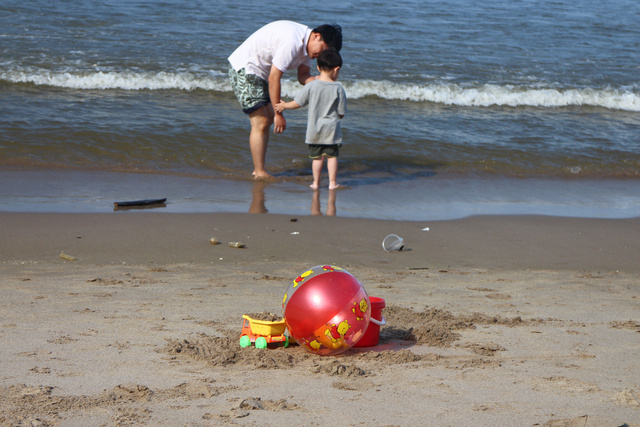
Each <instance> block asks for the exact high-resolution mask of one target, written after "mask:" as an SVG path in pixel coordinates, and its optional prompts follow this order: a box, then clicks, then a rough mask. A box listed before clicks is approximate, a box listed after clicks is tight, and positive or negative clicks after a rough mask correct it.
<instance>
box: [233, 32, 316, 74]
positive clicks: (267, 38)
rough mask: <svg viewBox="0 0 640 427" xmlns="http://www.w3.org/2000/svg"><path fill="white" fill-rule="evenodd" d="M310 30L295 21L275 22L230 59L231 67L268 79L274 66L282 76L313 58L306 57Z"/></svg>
mask: <svg viewBox="0 0 640 427" xmlns="http://www.w3.org/2000/svg"><path fill="white" fill-rule="evenodd" d="M310 35H311V29H310V28H309V27H307V26H306V25H302V24H298V23H296V22H292V21H275V22H272V23H270V24H267V25H265V26H264V27H262V28H260V29H259V30H258V31H256V32H255V33H253V34H252V35H251V36H249V38H248V39H246V40H245V41H244V43H242V44H241V45H240V46H239V47H238V48H237V49H236V50H235V51H234V52H233V53H232V54H231V56H229V62H230V63H231V66H233V68H234V69H235V70H236V71H238V70H240V69H242V68H244V69H245V70H246V72H247V74H255V75H256V76H258V77H261V78H263V79H264V80H269V73H270V72H271V66H272V65H275V66H276V68H278V70H280V71H282V72H283V73H284V72H285V71H288V70H293V69H295V68H298V67H299V66H300V65H307V66H308V67H309V68H311V58H309V55H308V54H307V42H308V41H309V36H310Z"/></svg>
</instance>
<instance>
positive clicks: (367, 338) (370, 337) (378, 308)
mask: <svg viewBox="0 0 640 427" xmlns="http://www.w3.org/2000/svg"><path fill="white" fill-rule="evenodd" d="M369 302H370V303H371V321H370V322H369V327H368V328H367V331H366V332H365V333H364V335H363V337H362V338H360V339H359V340H358V342H357V343H356V345H355V346H354V347H373V346H376V345H378V341H379V340H380V326H382V325H384V324H385V323H387V321H386V319H385V318H384V316H383V315H382V309H383V308H384V299H382V298H378V297H369Z"/></svg>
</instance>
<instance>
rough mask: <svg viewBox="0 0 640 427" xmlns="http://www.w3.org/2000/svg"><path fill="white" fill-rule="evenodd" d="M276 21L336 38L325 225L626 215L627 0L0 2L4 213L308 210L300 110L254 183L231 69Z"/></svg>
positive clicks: (631, 84)
mask: <svg viewBox="0 0 640 427" xmlns="http://www.w3.org/2000/svg"><path fill="white" fill-rule="evenodd" d="M278 19H290V20H294V21H297V22H301V23H304V24H307V25H309V26H311V27H314V26H316V25H320V24H323V23H332V22H337V23H339V24H340V25H341V26H342V27H343V33H344V45H343V49H342V54H343V57H344V62H345V65H344V67H343V70H342V72H341V74H340V81H341V83H342V84H343V85H344V87H345V89H346V91H347V95H348V97H349V111H348V113H347V116H346V117H345V119H344V121H343V131H344V138H345V145H344V147H343V149H342V151H341V159H340V172H339V178H340V181H341V182H342V184H345V185H346V186H347V188H345V189H344V190H341V191H338V195H337V197H336V200H335V204H336V206H337V209H336V211H337V214H338V215H344V216H356V217H373V218H385V219H418V220H422V219H442V218H452V217H460V216H466V215H473V214H502V213H518V214H520V213H522V214H527V213H540V214H550V215H568V216H593V217H615V218H618V217H629V216H638V215H640V53H639V52H640V26H638V25H637V24H638V22H640V3H639V2H637V1H636V0H617V1H604V2H603V1H596V0H579V1H568V0H558V1H534V0H520V1H517V0H489V1H487V2H483V3H482V4H480V3H479V2H474V1H471V0H452V1H439V2H435V1H417V0H407V1H397V2H393V3H389V2H378V1H371V2H350V1H340V2H337V1H326V2H321V3H318V2H295V3H291V4H287V5H283V4H282V2H275V1H260V2H257V1H245V2H236V1H230V0H221V1H215V2H203V1H192V2H181V1H177V0H166V1H162V2H159V1H157V2H155V1H132V0H127V1H123V0H111V1H108V2H92V1H76V2H55V1H50V0H30V1H28V2H24V1H17V0H5V1H3V2H2V4H0V210H1V211H42V210H45V211H64V212H69V211H73V212H76V211H79V212H83V211H92V212H93V211H105V210H108V209H109V208H110V207H112V203H111V202H112V201H116V200H126V199H144V198H154V197H165V196H167V195H168V196H170V197H168V199H169V200H168V203H167V204H166V206H164V207H163V208H162V210H163V211H179V212H192V211H198V212H202V211H204V212H208V211H211V212H215V211H221V210H231V211H250V210H253V209H254V207H255V206H259V208H258V209H257V210H256V211H265V210H267V211H269V212H278V213H292V214H294V213H295V214H298V213H301V212H309V211H310V209H312V208H310V206H311V205H317V204H316V201H315V200H314V198H315V195H314V194H313V193H312V192H310V191H309V189H308V187H307V184H308V183H309V180H310V164H309V161H308V159H307V158H306V155H307V149H306V147H305V145H304V143H303V140H304V132H305V124H306V112H305V111H304V110H297V111H292V112H288V113H287V115H286V117H287V121H288V128H287V131H286V132H285V134H283V135H274V136H273V137H272V139H271V142H270V145H269V150H268V153H267V165H268V169H269V170H270V172H272V173H273V174H274V175H276V177H278V178H279V179H280V182H276V183H272V184H268V185H261V184H258V185H255V184H254V183H252V182H251V179H250V172H251V170H252V163H251V158H250V154H249V150H248V130H249V123H248V120H247V118H246V117H245V116H244V114H243V113H242V112H241V111H240V109H239V107H238V105H237V101H236V100H235V98H234V96H233V93H232V92H231V89H230V86H229V82H228V78H227V75H226V72H227V67H228V65H227V60H226V58H227V56H228V55H229V54H230V53H231V52H232V51H233V50H234V49H235V48H236V47H237V45H239V44H240V43H241V42H242V41H243V40H244V39H245V38H246V37H247V36H248V35H250V34H251V33H252V32H253V31H254V30H256V29H258V28H259V27H260V26H262V25H264V24H266V23H268V22H270V21H273V20H278ZM285 78H286V81H285V84H284V95H285V96H286V97H293V96H295V94H296V93H297V91H298V90H299V88H300V86H299V85H298V84H297V83H296V82H295V73H293V72H290V73H288V74H286V75H285ZM329 196H330V195H329V192H328V191H326V190H322V191H321V193H320V206H321V209H322V211H323V213H327V212H326V208H327V207H329V206H331V205H332V204H333V200H332V199H330V197H329ZM256 199H257V200H258V202H257V203H256ZM312 210H313V209H312Z"/></svg>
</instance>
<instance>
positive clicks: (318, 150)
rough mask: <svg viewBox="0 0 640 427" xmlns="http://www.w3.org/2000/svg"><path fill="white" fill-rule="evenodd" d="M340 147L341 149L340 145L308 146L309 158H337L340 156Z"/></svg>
mask: <svg viewBox="0 0 640 427" xmlns="http://www.w3.org/2000/svg"><path fill="white" fill-rule="evenodd" d="M340 147H342V144H332V145H326V144H309V158H311V159H319V158H321V157H323V156H327V157H338V156H339V155H340Z"/></svg>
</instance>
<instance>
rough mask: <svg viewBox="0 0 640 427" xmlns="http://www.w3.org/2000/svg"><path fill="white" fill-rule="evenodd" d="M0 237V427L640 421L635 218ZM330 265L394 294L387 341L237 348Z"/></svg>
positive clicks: (262, 219)
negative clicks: (250, 321) (291, 291)
mask: <svg viewBox="0 0 640 427" xmlns="http://www.w3.org/2000/svg"><path fill="white" fill-rule="evenodd" d="M0 223H1V224H2V227H1V228H0V241H1V242H2V243H0V259H1V264H0V278H1V281H0V319H2V320H1V321H0V322H1V329H0V352H1V360H2V364H0V424H1V425H19V424H26V425H29V424H30V423H31V425H124V424H142V425H145V424H146V425H194V426H195V425H230V424H234V425H256V424H258V425H283V424H303V425H313V424H316V425H469V426H471V425H549V426H559V425H563V426H583V425H587V426H620V425H624V424H627V425H640V424H639V423H640V380H639V379H638V378H639V377H638V375H637V373H638V372H639V371H640V362H638V361H639V360H640V315H639V313H640V310H639V309H640V303H639V300H638V297H639V296H640V286H639V285H638V284H639V283H640V280H639V279H640V266H639V265H638V253H640V231H639V230H640V228H639V226H640V219H638V218H635V219H626V220H617V219H616V220H613V219H611V220H603V219H599V220H596V219H579V218H560V217H546V216H479V217H471V218H465V219H461V220H452V221H427V222H400V221H382V220H363V219H355V218H340V217H327V216H303V215H300V216H291V215H274V214H268V215H252V214H218V213H216V214H171V213H156V212H116V213H105V214H44V213H42V214H34V213H30V214H21V213H0ZM427 228H428V230H426V229H427ZM390 233H394V234H398V235H400V236H402V237H403V238H404V239H405V249H404V250H403V251H401V252H397V253H386V252H384V251H383V250H382V247H381V242H382V239H383V238H384V236H386V235H387V234H390ZM213 237H215V238H216V239H217V240H218V241H219V242H221V244H218V245H211V244H210V242H209V240H210V239H211V238H213ZM237 241H239V242H242V243H243V244H245V245H246V246H245V247H244V248H241V249H238V248H233V247H229V245H228V243H229V242H237ZM61 253H64V254H67V255H69V256H72V257H75V258H76V260H74V261H68V260H64V259H61V258H60V254H61ZM319 264H333V265H338V266H341V267H343V268H345V269H347V270H348V271H349V272H351V273H352V274H353V275H354V276H356V277H357V278H358V279H359V280H360V282H361V283H362V284H363V285H364V287H365V288H366V290H367V292H368V293H369V295H371V296H376V297H381V298H384V299H385V301H386V308H385V309H384V310H383V314H384V315H385V317H386V318H387V325H386V326H383V327H382V330H381V335H380V344H379V345H378V346H376V347H372V348H358V349H352V350H350V351H349V352H347V353H344V354H342V355H340V356H336V357H331V356H328V357H319V356H314V355H311V354H309V353H307V352H305V351H304V350H303V349H301V348H300V347H297V346H292V347H289V348H273V349H266V350H259V349H256V348H246V349H242V348H241V347H240V346H239V345H238V337H239V334H240V329H241V325H242V315H243V314H246V313H253V312H261V311H269V312H273V313H278V314H281V303H282V297H283V295H284V292H285V291H286V289H287V287H288V285H289V283H290V282H291V280H292V279H293V278H295V277H296V276H297V275H299V274H300V273H302V272H303V271H305V270H306V269H308V268H309V267H312V266H314V265H319Z"/></svg>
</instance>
